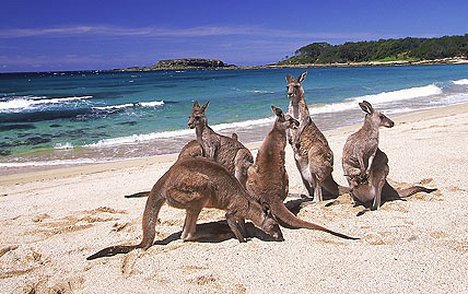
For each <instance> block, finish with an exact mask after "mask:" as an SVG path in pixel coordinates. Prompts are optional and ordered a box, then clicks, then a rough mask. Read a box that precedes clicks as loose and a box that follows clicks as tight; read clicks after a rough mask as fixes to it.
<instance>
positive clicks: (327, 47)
mask: <svg viewBox="0 0 468 294" xmlns="http://www.w3.org/2000/svg"><path fill="white" fill-rule="evenodd" d="M445 58H461V59H467V58H468V34H465V35H464V36H445V37H441V38H410V37H408V38H403V39H387V40H384V39H381V40H378V41H363V42H348V43H344V44H342V45H331V44H329V43H326V42H320V43H312V44H309V45H307V46H304V47H301V48H299V49H298V50H296V52H295V53H294V56H293V57H290V58H286V59H285V60H283V61H280V62H278V65H284V66H287V65H295V64H329V63H352V62H392V61H410V62H411V61H421V60H436V59H445Z"/></svg>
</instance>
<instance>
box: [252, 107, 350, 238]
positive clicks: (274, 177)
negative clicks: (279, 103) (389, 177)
mask: <svg viewBox="0 0 468 294" xmlns="http://www.w3.org/2000/svg"><path fill="white" fill-rule="evenodd" d="M271 108H272V110H273V113H275V114H276V116H277V117H276V120H275V122H274V124H273V129H272V130H271V131H270V132H269V133H268V135H267V136H266V137H265V140H264V141H263V143H262V145H261V147H260V149H259V150H258V154H257V158H256V160H255V164H254V165H252V166H251V167H250V168H249V170H248V173H247V175H248V176H247V185H246V186H247V190H248V191H249V192H250V195H252V196H254V197H256V199H257V201H259V202H260V203H267V204H268V205H269V207H270V208H271V213H272V214H273V216H274V217H276V219H277V220H278V221H279V222H280V224H281V225H283V226H285V227H288V228H293V229H300V228H305V229H311V230H319V231H324V232H328V233H330V234H333V235H335V236H338V237H342V238H346V239H356V238H352V237H349V236H346V235H343V234H340V233H336V232H333V231H331V230H329V229H327V228H324V227H322V226H319V225H316V224H312V223H309V222H306V221H303V220H301V219H299V218H297V217H296V216H295V215H294V214H292V213H291V212H290V211H289V210H288V209H287V208H286V206H285V205H284V203H283V201H284V199H286V197H287V196H288V185H289V179H288V174H287V172H286V168H285V152H284V149H285V148H286V130H287V129H291V128H292V129H297V128H298V127H299V122H298V121H297V120H295V119H294V118H292V117H291V116H290V115H289V114H284V113H283V111H282V110H281V109H279V108H277V107H275V106H272V107H271Z"/></svg>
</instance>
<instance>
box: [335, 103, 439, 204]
mask: <svg viewBox="0 0 468 294" xmlns="http://www.w3.org/2000/svg"><path fill="white" fill-rule="evenodd" d="M359 106H360V107H361V109H362V110H363V111H364V112H365V113H366V117H365V119H364V125H363V126H362V127H361V128H360V129H359V130H358V131H357V132H355V133H353V134H351V135H350V136H349V137H348V139H347V140H346V143H345V145H344V148H343V159H342V166H343V171H344V173H345V177H346V179H347V180H348V183H349V184H350V186H351V197H352V199H353V202H354V203H355V204H356V202H360V203H363V204H364V205H367V204H368V203H370V202H372V204H371V206H370V208H371V210H376V209H378V208H379V207H380V206H381V204H382V197H385V198H386V199H398V198H404V197H408V196H411V195H413V194H415V193H417V192H426V193H431V192H433V191H435V190H437V189H428V188H425V187H421V186H413V187H410V188H407V189H403V190H399V191H397V190H395V189H394V188H393V187H391V186H390V184H389V183H388V182H387V175H388V172H389V167H388V158H387V155H386V154H385V153H384V152H382V151H381V150H380V149H379V148H378V145H379V127H387V128H391V127H393V126H394V125H395V123H394V122H393V121H392V120H391V119H389V118H388V117H386V116H385V115H384V114H383V113H381V112H379V111H375V110H374V108H373V107H372V105H371V104H370V103H369V102H367V101H363V102H362V103H359Z"/></svg>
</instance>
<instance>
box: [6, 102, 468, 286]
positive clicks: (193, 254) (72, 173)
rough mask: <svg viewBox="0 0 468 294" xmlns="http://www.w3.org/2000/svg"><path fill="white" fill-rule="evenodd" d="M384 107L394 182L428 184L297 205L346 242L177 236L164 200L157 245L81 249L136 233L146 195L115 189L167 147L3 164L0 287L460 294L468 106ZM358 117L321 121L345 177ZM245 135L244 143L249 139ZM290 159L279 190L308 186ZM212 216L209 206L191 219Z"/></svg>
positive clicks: (304, 236)
mask: <svg viewBox="0 0 468 294" xmlns="http://www.w3.org/2000/svg"><path fill="white" fill-rule="evenodd" d="M356 113H357V115H358V113H359V109H358V108H356ZM361 115H362V114H361ZM362 116H363V115H362ZM392 119H394V120H395V122H396V125H395V127H394V128H392V129H381V132H380V148H381V149H382V150H383V151H384V152H385V153H386V154H387V155H388V157H389V165H390V175H389V178H390V179H391V180H392V181H391V183H393V184H394V185H395V186H396V187H404V186H405V185H409V184H423V185H425V186H427V187H431V188H432V187H436V188H438V189H439V190H438V191H436V192H434V193H432V194H424V193H419V194H416V195H414V196H412V197H410V198H408V199H407V201H392V202H386V203H384V204H383V206H382V207H381V209H380V210H378V211H374V212H366V213H364V214H363V215H361V216H357V214H358V213H359V212H361V211H362V210H363V207H362V206H358V207H352V204H351V200H350V198H349V196H348V195H343V196H341V197H339V198H338V199H336V200H331V201H324V202H323V203H320V204H316V205H307V206H305V207H304V208H302V209H301V210H300V212H299V214H298V216H299V217H300V218H302V219H305V220H308V221H311V222H315V223H318V224H321V225H325V226H327V227H328V228H330V229H333V230H336V231H339V232H342V233H345V234H349V235H352V236H357V237H361V239H360V240H357V241H350V240H343V239H340V238H337V237H335V236H332V235H329V234H326V233H323V232H317V231H309V230H290V229H285V228H283V234H284V237H285V241H284V242H266V241H264V240H261V239H260V238H252V239H251V240H249V241H248V242H247V243H243V244H240V243H239V242H238V241H237V240H235V239H233V238H230V239H229V240H226V241H223V242H219V243H188V242H187V243H184V242H182V241H181V240H179V239H177V238H176V237H177V236H176V235H175V233H178V232H180V230H181V227H182V224H183V220H184V216H185V212H184V211H181V210H177V209H174V208H171V207H168V206H167V205H165V206H163V208H162V209H161V213H160V214H159V219H160V223H159V224H158V225H157V227H156V231H157V235H156V240H157V241H160V240H164V242H157V243H161V245H154V246H152V247H151V248H149V249H148V250H146V251H143V250H135V251H133V252H130V253H129V254H126V255H117V256H114V257H110V258H102V259H97V260H93V261H87V260H86V257H87V256H89V255H91V254H93V253H95V252H97V251H98V250H100V249H102V248H104V247H107V246H110V245H117V244H133V243H137V242H139V240H140V238H141V234H142V232H141V215H142V212H143V209H144V205H145V202H146V198H137V199H126V198H124V197H123V196H124V195H126V194H131V193H135V192H138V191H143V190H148V189H150V188H151V187H152V185H153V184H154V183H155V182H156V180H157V179H158V178H159V177H160V176H161V175H162V174H163V173H164V172H165V171H166V170H167V169H168V168H169V167H170V166H171V164H172V163H173V162H174V161H175V159H176V157H177V155H175V154H172V155H162V156H156V157H150V158H142V159H137V160H131V161H124V162H115V163H106V164H96V165H87V166H80V167H71V168H63V169H53V170H49V171H40V172H30V173H22V174H11V175H7V176H0V210H1V214H0V224H1V230H0V293H109V292H117V293H148V292H150V293H169V292H170V293H275V292H284V293H305V292H309V293H316V292H319V291H320V292H325V293H401V292H406V293H414V292H423V293H427V292H431V293H463V292H465V291H466V289H468V282H467V276H468V184H467V180H468V177H467V176H466V170H467V168H468V157H467V154H468V144H467V142H468V104H462V105H456V106H449V107H444V108H437V109H431V110H425V111H420V112H417V113H411V114H406V115H402V116H398V117H392ZM359 127H360V125H355V126H350V127H343V128H339V129H335V130H330V131H326V132H324V133H325V136H326V137H327V139H328V141H329V143H330V146H331V148H332V150H333V152H334V155H335V170H334V177H335V179H336V180H337V181H338V182H339V183H340V184H343V185H344V184H345V183H346V182H345V178H344V177H343V175H342V174H343V172H342V168H341V152H342V148H343V145H344V143H345V141H346V138H347V137H348V136H349V135H350V134H351V133H353V132H354V131H356V130H357V129H358V128H359ZM240 139H241V140H242V136H241V137H240ZM247 146H248V147H249V148H250V149H251V150H253V151H254V152H255V149H256V148H257V147H258V146H259V143H253V144H247ZM287 171H288V173H289V177H290V179H289V180H290V194H291V195H290V196H291V197H290V198H288V199H287V201H290V200H294V199H295V198H298V197H299V195H300V194H301V193H304V192H305V188H304V187H303V184H302V181H301V178H300V175H299V173H298V171H297V169H296V167H295V163H294V160H293V157H292V151H291V148H290V147H289V146H288V148H287ZM223 219H224V213H223V212H222V211H218V210H210V209H206V210H204V211H203V212H202V213H201V215H200V218H199V221H198V223H199V224H201V223H208V222H216V221H220V220H223ZM201 229H203V228H201ZM463 289H465V290H463Z"/></svg>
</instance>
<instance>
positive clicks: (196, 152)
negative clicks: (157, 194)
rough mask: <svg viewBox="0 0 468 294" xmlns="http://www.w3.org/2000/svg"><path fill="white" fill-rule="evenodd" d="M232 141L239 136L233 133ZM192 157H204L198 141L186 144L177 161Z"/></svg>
mask: <svg viewBox="0 0 468 294" xmlns="http://www.w3.org/2000/svg"><path fill="white" fill-rule="evenodd" d="M232 139H233V140H238V136H237V134H236V133H232ZM191 157H202V149H201V147H200V144H199V143H198V141H197V140H192V141H189V142H188V143H187V144H185V146H184V147H182V150H181V151H180V153H179V155H178V156H177V160H181V159H184V158H191ZM149 193H150V191H143V192H137V193H133V194H130V195H125V196H124V197H125V198H138V197H148V195H149Z"/></svg>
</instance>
